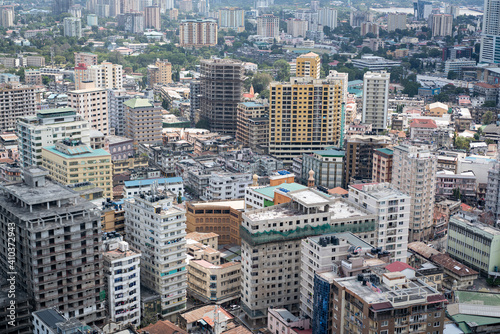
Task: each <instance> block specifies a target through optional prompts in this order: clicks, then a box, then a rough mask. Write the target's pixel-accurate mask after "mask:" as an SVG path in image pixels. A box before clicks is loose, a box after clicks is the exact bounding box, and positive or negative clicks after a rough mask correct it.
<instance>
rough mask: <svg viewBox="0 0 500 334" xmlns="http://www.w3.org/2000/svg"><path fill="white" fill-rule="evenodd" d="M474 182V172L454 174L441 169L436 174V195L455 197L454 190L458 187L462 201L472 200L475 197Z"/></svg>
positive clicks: (448, 197)
mask: <svg viewBox="0 0 500 334" xmlns="http://www.w3.org/2000/svg"><path fill="white" fill-rule="evenodd" d="M476 184H477V182H476V175H474V172H463V173H460V174H456V173H454V172H451V171H448V170H442V171H439V172H437V174H436V196H443V197H445V198H447V199H453V198H455V194H454V192H455V191H457V189H459V190H460V199H461V200H462V201H464V202H468V201H474V200H475V198H476Z"/></svg>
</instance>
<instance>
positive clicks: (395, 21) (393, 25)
mask: <svg viewBox="0 0 500 334" xmlns="http://www.w3.org/2000/svg"><path fill="white" fill-rule="evenodd" d="M396 29H400V30H405V29H406V13H389V15H388V16H387V30H388V31H394V30H396Z"/></svg>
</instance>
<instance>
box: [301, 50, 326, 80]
mask: <svg viewBox="0 0 500 334" xmlns="http://www.w3.org/2000/svg"><path fill="white" fill-rule="evenodd" d="M296 73H297V74H296V76H297V77H311V78H313V79H319V75H320V73H321V58H320V57H319V55H317V54H316V53H314V52H309V53H306V54H305V55H302V56H300V57H298V58H297V70H296Z"/></svg>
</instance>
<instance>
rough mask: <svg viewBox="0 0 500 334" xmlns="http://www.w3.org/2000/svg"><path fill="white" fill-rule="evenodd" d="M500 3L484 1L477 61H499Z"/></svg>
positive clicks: (490, 0) (491, 0)
mask: <svg viewBox="0 0 500 334" xmlns="http://www.w3.org/2000/svg"><path fill="white" fill-rule="evenodd" d="M499 17H500V5H499V3H498V0H487V1H485V2H484V18H483V29H482V31H481V33H482V35H481V51H480V54H479V62H481V63H496V64H498V63H500V21H499V20H498V18H499Z"/></svg>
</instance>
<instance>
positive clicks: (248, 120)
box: [236, 102, 269, 151]
mask: <svg viewBox="0 0 500 334" xmlns="http://www.w3.org/2000/svg"><path fill="white" fill-rule="evenodd" d="M237 108H238V115H237V129H236V140H237V141H238V142H240V143H242V145H243V147H249V148H251V149H252V150H254V151H255V150H259V149H262V148H264V147H266V146H267V143H268V141H269V105H267V104H262V103H256V102H241V103H239V104H238V106H237Z"/></svg>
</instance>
